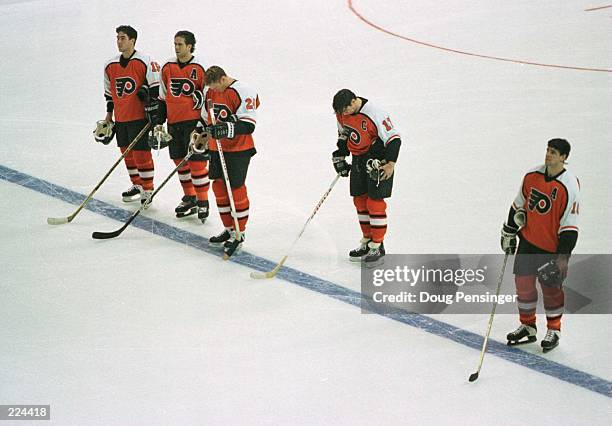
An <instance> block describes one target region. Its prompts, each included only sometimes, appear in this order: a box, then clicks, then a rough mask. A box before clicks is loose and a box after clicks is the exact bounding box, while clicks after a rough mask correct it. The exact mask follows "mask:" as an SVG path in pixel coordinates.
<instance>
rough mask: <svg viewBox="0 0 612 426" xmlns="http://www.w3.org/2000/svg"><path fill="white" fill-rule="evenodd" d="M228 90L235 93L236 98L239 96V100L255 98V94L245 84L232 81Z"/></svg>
mask: <svg viewBox="0 0 612 426" xmlns="http://www.w3.org/2000/svg"><path fill="white" fill-rule="evenodd" d="M229 88H230V89H233V90H235V91H236V93H237V94H238V96H240V100H244V99H246V98H256V97H257V92H256V91H255V90H254V89H253V88H251V87H250V86H249V85H248V84H245V83H243V82H242V81H240V80H236V81H234V82H233V83H232V85H231V86H230V87H229Z"/></svg>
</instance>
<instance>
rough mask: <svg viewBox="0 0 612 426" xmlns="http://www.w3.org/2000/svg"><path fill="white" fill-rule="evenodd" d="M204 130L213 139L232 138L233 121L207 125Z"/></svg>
mask: <svg viewBox="0 0 612 426" xmlns="http://www.w3.org/2000/svg"><path fill="white" fill-rule="evenodd" d="M206 130H207V131H208V133H210V134H211V136H212V137H213V138H215V139H233V138H234V123H229V122H223V123H217V124H215V125H214V126H209V127H208V128H207V129H206Z"/></svg>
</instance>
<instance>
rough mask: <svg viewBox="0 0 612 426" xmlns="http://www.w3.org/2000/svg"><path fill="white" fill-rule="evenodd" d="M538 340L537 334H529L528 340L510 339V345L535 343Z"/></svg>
mask: <svg viewBox="0 0 612 426" xmlns="http://www.w3.org/2000/svg"><path fill="white" fill-rule="evenodd" d="M536 340H538V339H537V338H536V337H535V336H529V337H527V339H526V340H508V343H507V345H508V346H520V345H526V344H527V343H533V342H535V341H536Z"/></svg>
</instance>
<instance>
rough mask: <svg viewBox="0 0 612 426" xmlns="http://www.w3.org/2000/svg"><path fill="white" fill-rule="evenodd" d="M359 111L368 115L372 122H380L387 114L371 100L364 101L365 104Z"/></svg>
mask: <svg viewBox="0 0 612 426" xmlns="http://www.w3.org/2000/svg"><path fill="white" fill-rule="evenodd" d="M359 112H360V113H362V114H364V115H367V116H368V117H370V118H371V119H372V120H373V121H374V123H377V124H378V123H381V122H382V121H383V120H384V119H385V118H387V117H388V116H389V114H387V112H386V111H384V110H383V109H381V108H379V107H377V106H376V105H374V104H372V101H368V102H366V104H365V105H364V106H363V107H362V108H361V111H359Z"/></svg>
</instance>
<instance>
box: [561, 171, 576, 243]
mask: <svg viewBox="0 0 612 426" xmlns="http://www.w3.org/2000/svg"><path fill="white" fill-rule="evenodd" d="M559 180H560V181H561V183H563V185H565V187H566V188H567V206H566V207H565V211H564V212H563V216H561V220H560V221H559V234H560V233H561V232H563V231H576V232H578V218H579V214H580V182H579V181H578V178H577V177H576V176H574V175H573V174H572V173H570V172H569V171H567V170H566V171H565V173H563V175H561V177H560V179H559Z"/></svg>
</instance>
